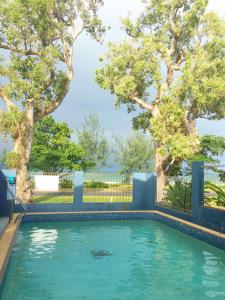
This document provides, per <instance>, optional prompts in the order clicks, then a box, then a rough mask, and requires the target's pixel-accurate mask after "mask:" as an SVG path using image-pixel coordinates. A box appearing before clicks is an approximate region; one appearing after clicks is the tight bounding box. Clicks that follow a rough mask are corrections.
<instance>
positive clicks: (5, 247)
mask: <svg viewBox="0 0 225 300" xmlns="http://www.w3.org/2000/svg"><path fill="white" fill-rule="evenodd" d="M19 215H20V214H14V215H13V217H12V220H11V222H10V223H9V224H8V225H7V226H6V228H5V230H4V231H3V233H2V235H1V238H0V286H1V283H2V282H3V279H4V275H5V271H6V268H7V265H8V260H9V257H10V254H11V250H12V247H13V244H14V241H15V238H16V235H17V232H18V230H19V227H20V223H21V218H18V216H19Z"/></svg>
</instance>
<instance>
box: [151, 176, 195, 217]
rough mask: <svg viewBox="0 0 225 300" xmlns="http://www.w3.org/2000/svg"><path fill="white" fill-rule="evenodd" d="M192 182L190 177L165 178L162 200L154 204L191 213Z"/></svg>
mask: <svg viewBox="0 0 225 300" xmlns="http://www.w3.org/2000/svg"><path fill="white" fill-rule="evenodd" d="M191 201H192V182H191V176H171V177H167V178H166V184H165V187H164V189H163V197H162V199H161V200H160V199H157V201H156V204H157V205H158V206H161V207H165V208H171V209H174V210H178V211H181V212H185V213H190V212H191Z"/></svg>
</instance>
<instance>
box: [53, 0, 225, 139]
mask: <svg viewBox="0 0 225 300" xmlns="http://www.w3.org/2000/svg"><path fill="white" fill-rule="evenodd" d="M104 2H105V4H104V7H103V8H102V9H101V11H100V16H101V19H102V20H103V22H104V24H105V25H106V26H110V27H111V30H109V31H107V33H106V35H105V37H104V43H103V44H102V45H100V44H98V43H97V42H95V41H93V40H92V39H91V38H89V37H87V36H85V35H83V36H81V38H80V39H79V40H78V42H77V43H76V45H75V48H74V71H75V76H74V80H73V82H72V84H71V89H70V92H69V94H68V95H67V97H66V99H65V101H64V102H63V104H62V105H61V106H60V108H59V109H58V110H57V111H56V112H55V113H54V117H55V118H56V120H58V121H66V122H67V123H68V124H69V126H70V127H71V128H72V129H76V128H79V127H80V126H81V124H82V121H83V119H84V117H85V116H86V115H88V114H90V113H91V112H94V111H95V112H96V113H97V114H98V117H99V121H100V123H101V126H102V127H103V128H104V131H105V134H106V135H107V137H109V138H110V137H111V136H112V133H113V134H117V135H118V134H119V135H122V136H127V135H128V134H129V133H130V132H131V130H132V122H131V120H132V118H133V117H134V116H135V113H132V114H128V113H127V110H126V107H125V106H121V107H120V108H119V109H118V108H117V109H116V108H115V105H114V103H115V101H114V100H115V97H114V96H113V95H111V94H110V93H109V92H107V91H104V90H102V89H101V88H100V87H99V86H98V85H97V84H96V83H95V78H94V72H95V69H96V68H98V67H99V66H100V63H99V57H100V56H101V55H102V54H104V52H105V51H106V49H107V44H108V42H109V41H113V42H116V43H119V42H120V41H121V40H122V39H123V38H124V33H123V32H122V30H121V23H120V19H121V17H126V16H127V15H128V14H129V15H131V16H132V17H133V18H135V17H137V16H138V15H139V13H140V12H141V10H142V3H141V0H113V1H112V0H105V1H104ZM209 9H210V10H214V11H216V12H217V13H219V14H220V15H221V16H225V1H221V0H211V1H210V3H209ZM198 130H199V133H200V134H206V133H207V134H216V135H223V136H225V120H223V121H219V122H216V121H215V122H214V121H206V120H200V121H199V122H198Z"/></svg>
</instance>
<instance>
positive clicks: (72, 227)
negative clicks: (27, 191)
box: [1, 221, 225, 300]
mask: <svg viewBox="0 0 225 300" xmlns="http://www.w3.org/2000/svg"><path fill="white" fill-rule="evenodd" d="M108 254H110V255H108ZM61 299H63V300H120V299H121V300H128V299H129V300H139V299H140V300H150V299H151V300H164V299H166V300H170V299H171V300H172V299H173V300H183V299H188V300H192V299H193V300H201V299H202V300H205V299H218V300H219V299H221V300H222V299H223V300H224V299H225V252H224V251H222V250H219V249H217V248H214V247H212V246H210V245H207V244H205V243H203V242H200V241H198V240H196V239H193V238H191V237H189V236H187V235H184V234H182V233H180V232H177V231H176V230H174V229H171V228H169V227H167V226H165V225H163V224H160V223H158V222H155V221H112V222H111V221H105V222H104V221H95V222H76V223H42V224H41V223H39V224H26V225H23V226H22V227H21V229H20V232H19V234H18V238H17V242H16V245H15V247H14V249H13V253H12V256H11V260H10V264H9V270H8V272H7V276H6V281H5V285H4V290H3V293H2V297H1V300H61Z"/></svg>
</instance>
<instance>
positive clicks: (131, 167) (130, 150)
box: [114, 132, 154, 181]
mask: <svg viewBox="0 0 225 300" xmlns="http://www.w3.org/2000/svg"><path fill="white" fill-rule="evenodd" d="M114 155H115V160H116V162H117V163H118V165H119V166H120V167H121V174H123V175H125V179H126V180H127V181H129V180H130V178H131V175H132V173H133V172H141V171H143V172H150V171H153V169H154V150H153V145H152V141H151V139H150V138H149V137H147V136H146V135H144V134H142V133H140V132H135V133H133V134H132V135H130V136H129V137H128V138H127V139H126V140H123V139H121V137H115V153H114Z"/></svg>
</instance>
